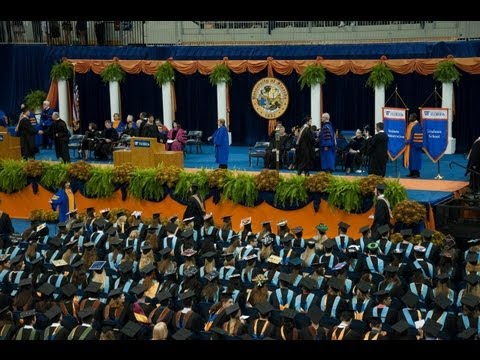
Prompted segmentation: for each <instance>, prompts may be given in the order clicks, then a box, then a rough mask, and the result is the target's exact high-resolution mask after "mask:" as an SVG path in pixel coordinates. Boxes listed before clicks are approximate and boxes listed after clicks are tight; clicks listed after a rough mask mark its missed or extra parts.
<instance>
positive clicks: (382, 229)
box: [377, 224, 390, 235]
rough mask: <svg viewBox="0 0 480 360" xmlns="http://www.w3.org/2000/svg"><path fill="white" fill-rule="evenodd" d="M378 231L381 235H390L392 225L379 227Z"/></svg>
mask: <svg viewBox="0 0 480 360" xmlns="http://www.w3.org/2000/svg"><path fill="white" fill-rule="evenodd" d="M377 230H378V233H379V234H380V235H385V234H388V233H389V232H390V225H388V224H386V225H382V226H379V227H378V229H377Z"/></svg>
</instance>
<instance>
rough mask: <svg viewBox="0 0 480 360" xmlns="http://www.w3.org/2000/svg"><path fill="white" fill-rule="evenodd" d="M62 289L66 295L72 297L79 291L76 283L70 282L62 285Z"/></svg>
mask: <svg viewBox="0 0 480 360" xmlns="http://www.w3.org/2000/svg"><path fill="white" fill-rule="evenodd" d="M61 290H62V292H63V294H64V295H65V296H66V297H71V296H73V295H74V294H76V293H77V291H78V288H77V287H76V286H75V285H73V284H72V283H68V284H66V285H64V286H62V288H61Z"/></svg>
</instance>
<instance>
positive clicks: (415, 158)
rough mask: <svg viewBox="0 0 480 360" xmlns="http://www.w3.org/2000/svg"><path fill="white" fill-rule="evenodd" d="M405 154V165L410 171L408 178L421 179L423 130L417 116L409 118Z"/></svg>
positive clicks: (411, 115) (413, 115)
mask: <svg viewBox="0 0 480 360" xmlns="http://www.w3.org/2000/svg"><path fill="white" fill-rule="evenodd" d="M405 145H406V148H405V152H404V153H403V154H404V155H403V165H404V166H405V167H406V168H408V170H410V173H409V174H408V175H407V176H408V177H412V178H418V177H420V169H421V168H422V153H423V150H422V149H423V128H422V125H421V124H420V123H419V122H418V120H417V114H415V113H412V114H410V116H409V117H408V126H407V131H406V133H405Z"/></svg>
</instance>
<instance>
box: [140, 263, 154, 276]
mask: <svg viewBox="0 0 480 360" xmlns="http://www.w3.org/2000/svg"><path fill="white" fill-rule="evenodd" d="M153 270H155V265H153V263H148V264H147V265H145V266H144V267H143V268H141V269H140V272H142V273H144V274H149V273H151V272H152V271H153Z"/></svg>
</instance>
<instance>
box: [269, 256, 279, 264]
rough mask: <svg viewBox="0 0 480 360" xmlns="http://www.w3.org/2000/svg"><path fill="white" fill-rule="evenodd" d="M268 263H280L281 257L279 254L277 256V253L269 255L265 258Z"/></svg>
mask: <svg viewBox="0 0 480 360" xmlns="http://www.w3.org/2000/svg"><path fill="white" fill-rule="evenodd" d="M267 261H268V262H269V263H272V264H277V265H278V264H280V263H281V261H282V258H281V257H280V256H277V255H270V257H269V258H268V260H267Z"/></svg>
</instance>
